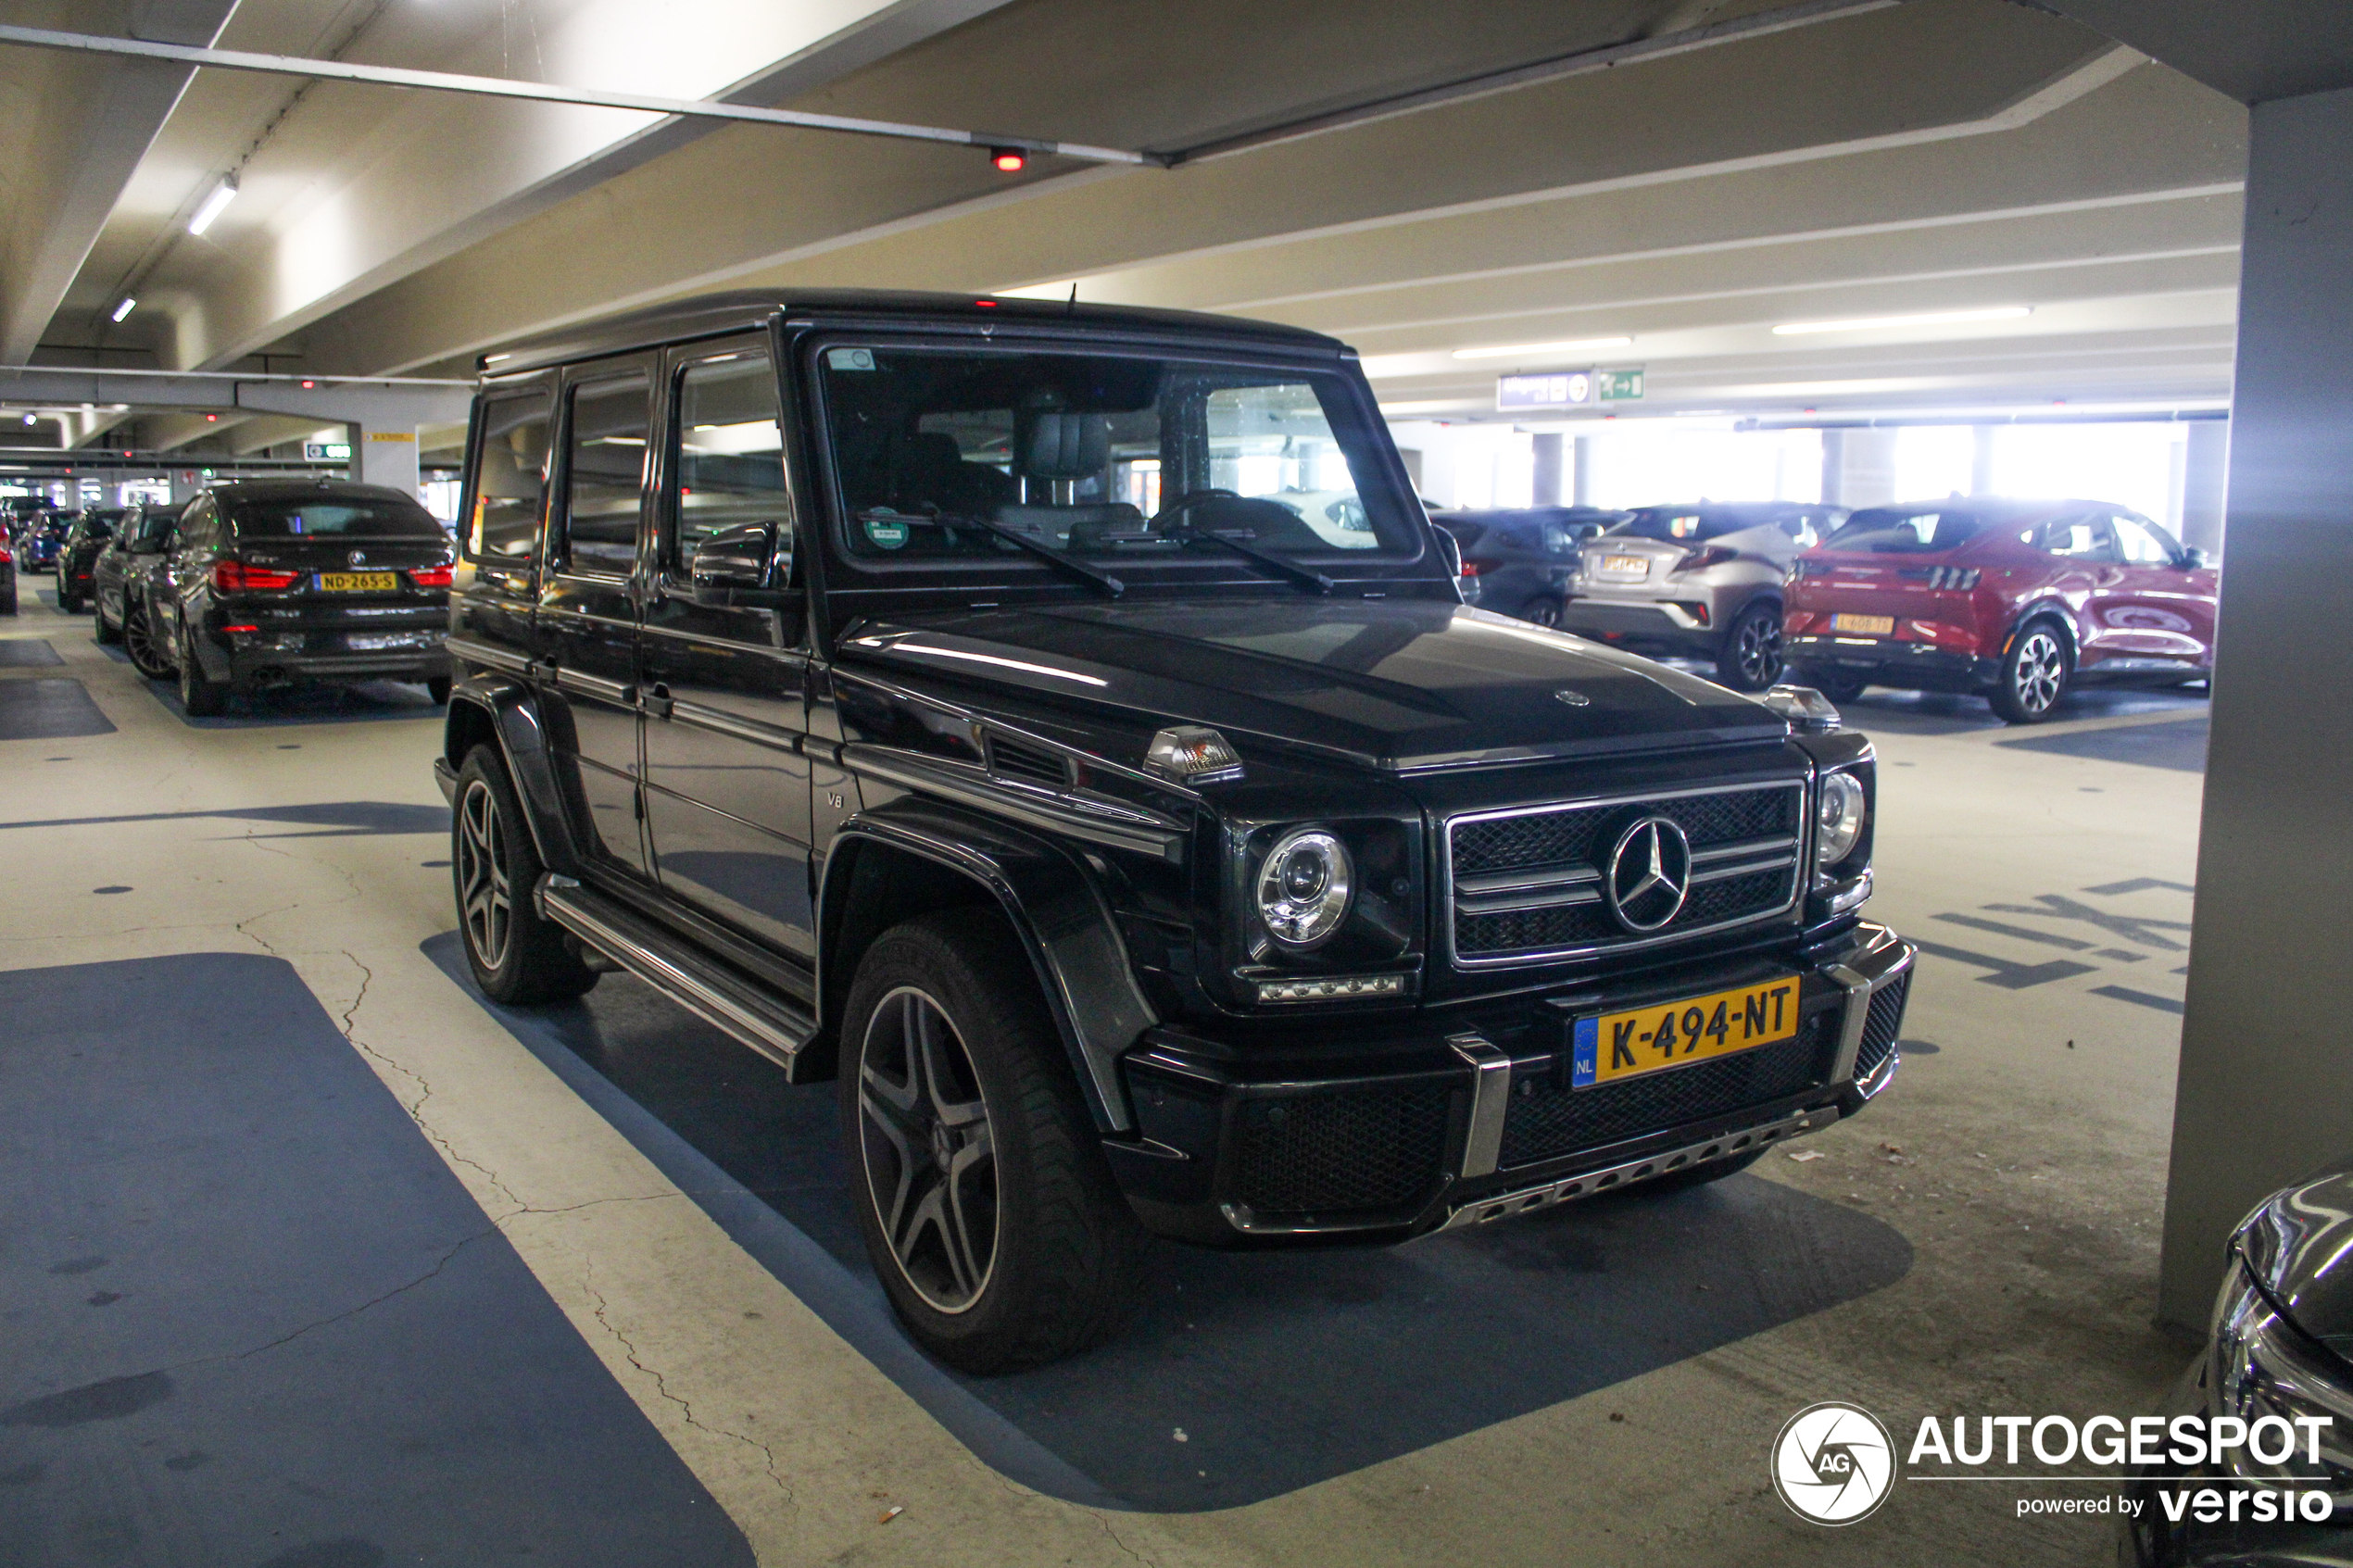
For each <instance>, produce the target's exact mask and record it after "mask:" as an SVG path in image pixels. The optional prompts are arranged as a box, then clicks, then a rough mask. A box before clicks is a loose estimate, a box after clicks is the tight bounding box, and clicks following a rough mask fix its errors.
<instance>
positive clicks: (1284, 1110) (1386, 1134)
mask: <svg viewBox="0 0 2353 1568" xmlns="http://www.w3.org/2000/svg"><path fill="white" fill-rule="evenodd" d="M1451 1093H1452V1090H1451V1089H1450V1088H1449V1087H1448V1085H1444V1084H1440V1083H1432V1084H1403V1085H1396V1086H1394V1087H1378V1088H1369V1089H1348V1090H1343V1091H1340V1092H1336V1093H1332V1094H1321V1095H1302V1096H1294V1097H1290V1098H1280V1099H1252V1100H1247V1101H1245V1102H1243V1104H1242V1106H1241V1107H1240V1109H1239V1110H1238V1111H1237V1112H1236V1116H1235V1123H1234V1131H1233V1144H1232V1148H1231V1153H1232V1157H1233V1169H1234V1175H1233V1197H1234V1198H1235V1200H1236V1201H1238V1202H1241V1203H1245V1204H1248V1205H1249V1206H1250V1208H1251V1210H1252V1212H1253V1213H1254V1214H1256V1215H1258V1216H1260V1217H1262V1218H1263V1217H1265V1216H1266V1215H1270V1214H1318V1215H1325V1214H1332V1213H1336V1212H1342V1211H1346V1210H1370V1209H1395V1208H1398V1207H1400V1206H1402V1205H1403V1204H1407V1203H1410V1202H1412V1201H1413V1200H1414V1199H1416V1198H1420V1197H1423V1196H1424V1195H1426V1194H1428V1192H1429V1191H1430V1190H1431V1189H1432V1188H1434V1187H1435V1186H1436V1185H1438V1176H1439V1169H1440V1166H1441V1164H1442V1163H1443V1161H1444V1160H1445V1157H1446V1120H1447V1099H1448V1097H1449V1095H1450V1094H1451Z"/></svg>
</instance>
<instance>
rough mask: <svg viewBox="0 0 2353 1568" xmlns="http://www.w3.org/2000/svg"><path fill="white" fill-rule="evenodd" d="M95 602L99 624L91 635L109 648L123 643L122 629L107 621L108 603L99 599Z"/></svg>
mask: <svg viewBox="0 0 2353 1568" xmlns="http://www.w3.org/2000/svg"><path fill="white" fill-rule="evenodd" d="M94 604H95V606H96V609H97V617H98V624H97V625H96V627H95V628H94V629H93V630H92V632H91V633H90V634H91V635H92V636H94V637H95V638H97V639H98V641H99V642H101V643H104V644H106V645H107V646H113V645H114V644H116V643H120V641H122V628H121V627H120V626H118V625H116V624H115V623H114V622H113V621H108V620H107V601H106V600H104V599H98V600H95V601H94Z"/></svg>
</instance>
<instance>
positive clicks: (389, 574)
mask: <svg viewBox="0 0 2353 1568" xmlns="http://www.w3.org/2000/svg"><path fill="white" fill-rule="evenodd" d="M319 586H320V588H321V589H322V590H323V591H325V592H327V593H330V594H389V593H391V592H393V591H394V590H395V589H396V588H398V587H399V586H400V574H399V573H398V572H396V571H322V572H321V573H320V574H319Z"/></svg>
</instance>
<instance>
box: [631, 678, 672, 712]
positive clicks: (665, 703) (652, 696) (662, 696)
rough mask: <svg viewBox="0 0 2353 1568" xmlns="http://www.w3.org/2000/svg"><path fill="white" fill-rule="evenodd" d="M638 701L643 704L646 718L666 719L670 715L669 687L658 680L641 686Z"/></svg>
mask: <svg viewBox="0 0 2353 1568" xmlns="http://www.w3.org/2000/svg"><path fill="white" fill-rule="evenodd" d="M638 701H639V702H640V703H641V704H642V705H643V706H644V708H645V710H646V716H647V717H648V718H649V719H667V718H669V717H670V708H671V703H670V688H669V687H668V686H665V685H663V684H661V683H660V682H656V683H655V684H653V685H651V686H648V687H644V688H641V692H640V695H639V697H638Z"/></svg>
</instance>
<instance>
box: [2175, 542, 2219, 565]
mask: <svg viewBox="0 0 2353 1568" xmlns="http://www.w3.org/2000/svg"><path fill="white" fill-rule="evenodd" d="M2213 564H2214V558H2213V557H2212V556H2209V555H2208V554H2207V553H2206V552H2205V551H2204V550H2202V549H2200V548H2198V546H2196V545H2191V546H2185V547H2184V548H2183V551H2182V562H2181V565H2182V570H2183V571H2204V570H2205V569H2206V568H2208V567H2209V566H2212V565H2213Z"/></svg>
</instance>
